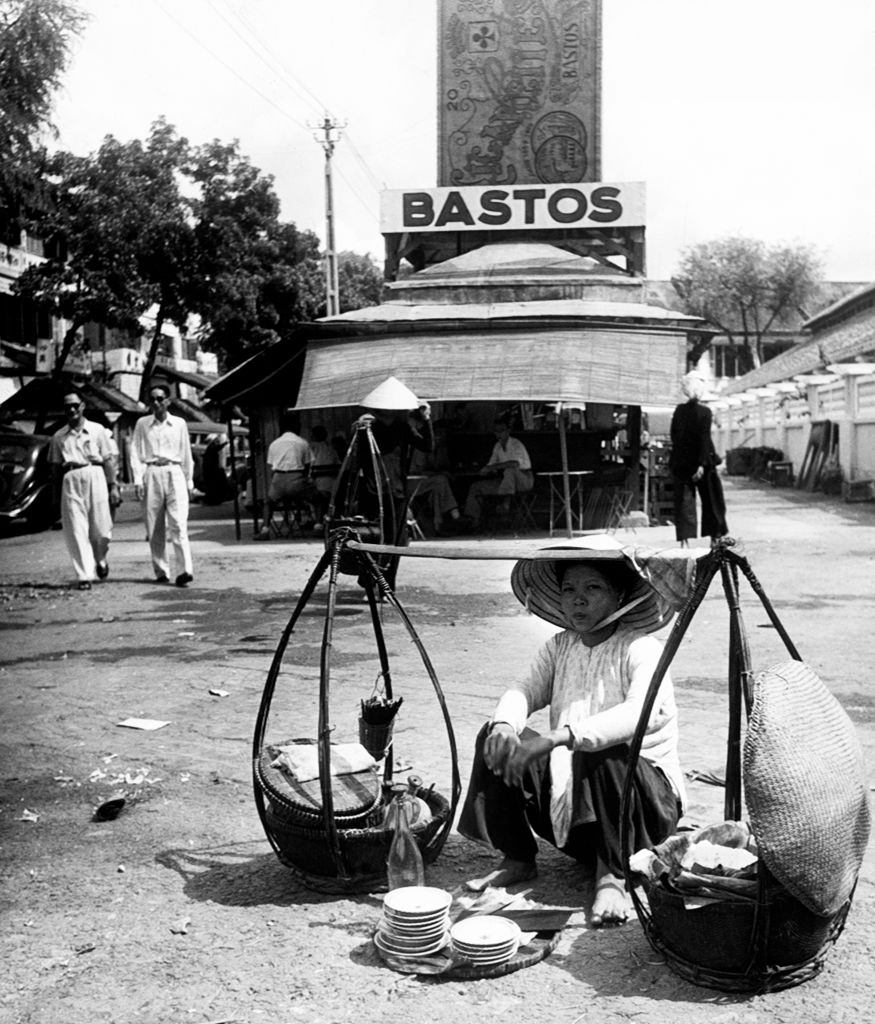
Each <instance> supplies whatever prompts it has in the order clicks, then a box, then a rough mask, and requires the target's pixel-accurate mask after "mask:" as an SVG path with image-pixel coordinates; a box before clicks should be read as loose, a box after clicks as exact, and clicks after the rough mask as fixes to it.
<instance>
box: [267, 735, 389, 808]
mask: <svg viewBox="0 0 875 1024" xmlns="http://www.w3.org/2000/svg"><path fill="white" fill-rule="evenodd" d="M286 742H287V743H295V742H305V743H308V742H309V741H307V740H305V741H297V740H287V741H286ZM277 752H278V751H277V748H276V747H275V746H272V745H267V746H265V747H264V748H263V749H262V751H261V755H260V756H259V757H258V759H257V761H256V765H255V768H256V774H257V775H258V778H259V779H260V781H261V784H262V786H263V788H264V790H265V792H266V795H267V797H268V799H270V800H271V801H273V802H274V803H278V804H279V805H281V806H284V807H285V808H286V809H287V810H289V811H291V812H292V813H294V812H296V811H297V812H298V813H301V814H305V815H306V814H310V815H318V814H320V813H321V811H322V784H321V782H320V781H319V779H310V780H309V781H307V782H299V781H298V780H297V779H294V778H292V777H291V776H290V775H288V774H287V773H286V772H284V771H283V770H282V769H281V768H273V767H271V761H272V760H273V759H274V758H275V757H276V755H277ZM380 796H381V785H380V777H379V776H378V775H377V774H376V773H375V772H373V771H361V772H353V773H351V774H349V775H336V776H332V778H331V798H332V804H333V807H334V813H335V814H336V815H341V816H344V817H349V816H354V815H357V814H361V813H363V812H364V811H367V810H369V809H370V808H372V807H373V806H374V805H375V804H376V803H377V802H378V801H379V799H380Z"/></svg>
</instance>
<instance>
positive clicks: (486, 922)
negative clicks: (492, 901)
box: [450, 914, 521, 967]
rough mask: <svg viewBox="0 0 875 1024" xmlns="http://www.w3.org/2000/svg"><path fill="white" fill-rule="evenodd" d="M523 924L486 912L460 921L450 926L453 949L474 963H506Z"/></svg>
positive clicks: (516, 945)
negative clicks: (520, 925)
mask: <svg viewBox="0 0 875 1024" xmlns="http://www.w3.org/2000/svg"><path fill="white" fill-rule="evenodd" d="M520 935H521V932H520V927H519V925H518V924H517V923H516V922H515V921H510V920H508V919H507V918H506V917H491V916H490V915H489V914H483V915H480V916H478V917H466V918H465V919H464V920H463V921H457V922H456V923H455V924H454V925H453V927H452V928H451V929H450V938H451V939H452V942H453V949H454V950H455V951H456V952H457V953H459V954H460V955H461V956H463V957H464V958H465V959H466V960H470V961H471V963H472V964H477V965H478V966H482V967H487V966H494V965H496V964H503V963H505V962H506V961H507V960H510V959H511V957H512V956H513V955H514V954H515V953H516V951H517V949H518V948H519V944H520Z"/></svg>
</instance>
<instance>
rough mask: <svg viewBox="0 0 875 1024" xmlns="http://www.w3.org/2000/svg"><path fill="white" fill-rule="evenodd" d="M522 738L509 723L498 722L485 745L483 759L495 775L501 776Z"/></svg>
mask: <svg viewBox="0 0 875 1024" xmlns="http://www.w3.org/2000/svg"><path fill="white" fill-rule="evenodd" d="M519 743H520V738H519V736H517V734H516V729H514V727H513V726H512V725H510V724H509V723H508V722H496V723H495V724H494V725H493V726H492V728H491V729H490V730H489V735H488V736H487V737H486V742H485V743H484V744H483V759H484V760H485V761H486V767H487V768H489V769H490V770H491V771H492V772H493V773H494V774H495V775H501V774H502V773H503V771H504V766H505V764H506V762H507V759H508V757H510V755H511V753H512V752H513V750H514V749H515V748H516V747H518V746H519Z"/></svg>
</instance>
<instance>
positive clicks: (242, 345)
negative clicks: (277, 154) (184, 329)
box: [189, 141, 324, 368]
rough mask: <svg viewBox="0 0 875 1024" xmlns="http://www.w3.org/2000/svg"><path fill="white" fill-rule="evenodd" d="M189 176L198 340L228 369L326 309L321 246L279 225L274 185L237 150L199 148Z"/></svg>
mask: <svg viewBox="0 0 875 1024" xmlns="http://www.w3.org/2000/svg"><path fill="white" fill-rule="evenodd" d="M189 175H190V177H191V180H192V182H193V183H194V185H195V186H196V189H197V195H196V198H195V199H193V201H192V216H193V220H194V235H195V240H196V248H197V264H198V275H199V280H200V287H199V291H198V295H197V298H196V312H197V313H198V315H199V317H200V319H201V329H200V339H201V342H202V344H203V345H204V347H205V348H207V349H210V350H212V351H215V352H218V353H220V354H221V356H222V359H223V362H224V364H225V365H226V366H227V367H228V368H230V367H233V366H234V365H236V364H237V363H239V362H240V361H242V360H243V359H245V358H246V357H247V356H249V355H251V354H252V353H253V352H254V351H256V350H258V349H260V348H263V347H265V346H267V345H269V344H271V343H273V342H275V341H277V340H281V339H283V338H287V337H289V335H290V332H291V329H292V328H293V327H294V325H295V323H297V322H299V321H301V320H309V319H311V318H312V317H313V316H314V315H316V311H317V309H318V307H319V304H320V302H324V294H323V293H322V291H321V279H320V276H319V242H318V239H317V238H316V236H315V235H314V234H313V233H312V232H309V231H299V230H298V228H297V227H296V226H295V225H294V224H291V223H284V222H282V221H280V220H279V219H278V215H279V199H278V197H277V195H276V192H275V191H274V187H273V178H272V177H271V176H270V175H264V174H262V173H261V171H259V170H258V168H256V167H253V166H252V164H251V163H250V162H249V160H248V159H247V158H246V157H245V156H243V155H242V154H241V153H240V151H239V147H238V144H237V143H236V142H234V143H232V144H230V145H227V144H223V143H220V142H218V141H215V142H212V143H209V144H207V145H205V146H201V147H199V148H198V149H197V150H196V151H195V152H194V154H193V156H192V159H191V163H190V167H189Z"/></svg>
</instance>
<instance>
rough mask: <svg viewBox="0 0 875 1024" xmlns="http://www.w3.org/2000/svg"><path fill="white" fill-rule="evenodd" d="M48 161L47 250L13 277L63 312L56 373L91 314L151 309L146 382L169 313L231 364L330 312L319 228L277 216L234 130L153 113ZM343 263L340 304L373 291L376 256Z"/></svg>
mask: <svg viewBox="0 0 875 1024" xmlns="http://www.w3.org/2000/svg"><path fill="white" fill-rule="evenodd" d="M47 171H48V180H49V184H50V196H51V203H50V205H49V206H48V207H47V209H46V210H44V211H43V212H42V213H41V214H40V215H39V216H38V218H37V219H36V221H35V224H34V226H35V229H36V230H37V231H38V232H39V233H40V234H41V235H42V236H43V237H44V238H45V239H46V240H47V241H48V242H49V243H50V244H49V246H48V252H49V253H50V255H49V257H48V258H47V259H46V261H45V262H44V263H42V264H40V265H38V266H34V267H31V268H29V269H28V270H27V271H26V272H25V273H24V274H23V275H22V276H21V278H20V279H19V281H18V289H19V291H20V292H21V293H22V294H24V295H27V296H28V297H30V298H31V299H33V300H35V301H38V302H43V303H45V304H47V305H48V306H49V307H50V308H51V309H52V311H53V312H54V313H55V314H56V315H58V316H61V317H63V318H64V319H66V320H68V321H69V324H70V327H69V330H68V332H67V336H66V338H65V344H64V345H63V347H62V351H61V353H60V355H59V358H58V360H57V361H56V364H55V369H56V373H60V372H61V371H62V370H63V366H64V363H65V361H66V359H67V356H68V354H69V351H70V349H71V347H72V344H73V341H74V339H75V336H76V332H77V331H78V330H79V329H80V328H81V327H82V326H83V325H84V324H85V323H87V322H89V321H96V322H98V323H102V324H106V325H107V326H110V327H125V328H129V329H131V330H134V331H135V332H137V333H140V332H141V330H142V328H141V327H140V323H141V318H142V316H143V315H144V314H145V313H146V312H147V311H149V310H154V311H155V329H154V333H153V334H152V337H151V341H150V346H149V352H148V355H147V363H146V370H145V372H144V374H143V386H144V388H145V387H148V380H149V375H150V373H151V371H152V368H153V366H154V363H155V359H156V357H157V354H158V351H159V346H160V342H161V332H162V328H163V327H164V325H165V324H167V323H173V324H175V325H176V326H177V327H178V328H179V329H180V330H183V331H185V330H186V328H187V327H188V325H189V323H190V321H192V319H193V318H195V319H196V322H197V323H198V325H199V326H198V328H197V337H198V341H199V342H200V343H201V344H202V345H203V347H204V348H205V349H207V350H210V351H214V352H216V353H218V354H219V356H220V360H221V362H222V364H223V366H224V367H225V368H228V369H230V368H232V367H233V366H235V365H237V364H238V363H239V362H241V361H242V360H243V359H245V358H247V357H248V356H249V355H251V354H252V353H253V352H255V351H257V350H259V349H261V348H263V347H265V346H267V345H269V344H271V343H273V342H275V341H279V340H283V339H285V338H289V337H290V336H291V334H292V331H293V328H294V326H295V325H296V324H297V323H299V322H301V321H303V320H311V319H314V318H315V317H317V316H320V315H322V313H324V310H325V284H324V276H323V272H322V263H321V258H320V252H319V240H318V238H317V237H316V235H315V234H313V232H311V231H301V230H299V229H298V228H297V227H296V226H295V225H294V224H291V223H287V222H283V221H280V220H279V199H278V197H277V195H276V192H275V190H274V187H273V179H272V178H271V177H270V176H269V175H265V174H262V172H261V171H260V170H259V169H258V168H256V167H254V166H253V165H252V164H251V163H250V162H249V160H248V159H247V158H246V157H245V156H244V155H243V154H241V153H240V151H239V146H238V144H237V143H236V142H234V143H230V144H226V143H222V142H219V141H213V142H210V143H207V144H205V145H201V146H192V145H191V144H190V143H189V142H188V140H186V139H184V138H181V137H179V136H178V135H177V133H176V131H175V129H174V128H173V127H172V126H171V125H169V124H167V122H166V121H164V120H158V121H156V122H155V124H154V125H153V126H152V130H151V134H150V136H149V138H148V139H147V140H146V141H145V142H141V141H138V140H135V141H132V142H127V143H122V142H119V141H118V140H117V139H115V138H113V137H112V136H107V137H106V138H105V139H104V141H103V144H102V145H101V147H100V149H99V150H98V151H97V152H96V153H93V154H91V155H90V156H87V157H78V156H74V155H72V154H69V153H58V154H56V155H55V156H54V157H52V159H51V160H50V162H49V163H48V165H47ZM339 277H340V282H341V301H342V308H344V309H350V308H357V307H359V306H363V305H372V304H373V303H374V302H376V301H378V300H379V294H380V289H381V285H382V282H381V277H380V274H379V270H378V269H377V267H376V265H375V264H374V262H373V261H372V260H371V259H370V257H367V256H358V255H356V254H355V253H343V254H341V257H340V259H339Z"/></svg>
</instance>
